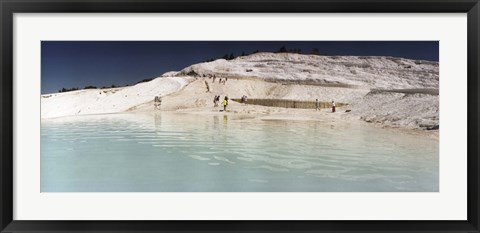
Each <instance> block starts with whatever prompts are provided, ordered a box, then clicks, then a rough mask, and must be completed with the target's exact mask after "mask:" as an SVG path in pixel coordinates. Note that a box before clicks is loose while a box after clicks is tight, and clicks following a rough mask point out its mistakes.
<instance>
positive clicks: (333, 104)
mask: <svg viewBox="0 0 480 233" xmlns="http://www.w3.org/2000/svg"><path fill="white" fill-rule="evenodd" d="M332 112H335V101H333V100H332Z"/></svg>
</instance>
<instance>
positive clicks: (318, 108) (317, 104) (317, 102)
mask: <svg viewBox="0 0 480 233" xmlns="http://www.w3.org/2000/svg"><path fill="white" fill-rule="evenodd" d="M335 106H336V105H335V101H333V100H332V112H335ZM319 110H320V102H319V101H318V99H315V111H319Z"/></svg>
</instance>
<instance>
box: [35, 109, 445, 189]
mask: <svg viewBox="0 0 480 233" xmlns="http://www.w3.org/2000/svg"><path fill="white" fill-rule="evenodd" d="M41 129H42V130H41V191H42V192H105V191H106V192H116V191H120V192H149V191H151V192H164V191H168V192H179V191H180V192H183V191H187V192H188V191H195V192H196V191H199V192H205V191H215V192H230V191H246V192H257V191H259V192H270V191H273V192H290V191H299V192H310V191H331V192H344V191H354V192H359V191H360V192H363V191H367V192H377V191H387V192H399V191H401V192H402V191H422V192H424V191H428V192H432V191H433V192H437V191H438V189H439V188H438V183H439V180H438V172H439V167H438V164H439V162H438V154H439V145H438V140H434V139H429V138H425V137H421V136H417V135H409V134H403V133H398V132H394V131H391V130H385V129H380V128H376V127H372V126H368V125H361V124H347V125H338V124H336V125H335V126H334V125H333V124H331V123H325V122H313V121H283V120H257V119H248V118H247V117H245V116H226V115H222V114H221V113H219V114H218V115H194V114H178V113H158V114H151V115H147V114H110V115H96V116H80V117H71V118H60V119H52V120H43V121H42V128H41Z"/></svg>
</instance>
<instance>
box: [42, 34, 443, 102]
mask: <svg viewBox="0 0 480 233" xmlns="http://www.w3.org/2000/svg"><path fill="white" fill-rule="evenodd" d="M41 46H42V48H41V49H42V54H41V63H42V64H41V76H42V77H41V79H42V90H41V92H42V94H46V93H53V92H58V90H59V89H62V88H72V87H77V88H80V89H82V88H84V87H85V86H89V85H92V86H97V87H102V86H111V85H112V84H113V85H116V86H124V85H127V84H130V85H131V84H135V83H136V82H138V81H140V80H143V79H149V78H155V77H158V76H160V75H161V74H163V73H165V72H167V71H178V70H180V69H182V68H184V67H186V66H189V65H191V64H194V63H199V62H203V61H206V60H207V59H211V58H214V59H217V58H221V57H222V56H224V55H225V54H231V53H233V54H234V55H235V56H238V55H241V54H242V53H243V52H245V53H252V52H253V51H256V50H259V51H260V52H274V51H277V50H278V49H279V48H280V47H282V46H285V47H286V48H287V49H301V51H302V53H310V52H311V51H312V49H313V48H318V49H319V51H320V53H321V54H325V55H358V56H393V57H403V58H410V59H419V60H430V61H438V59H439V50H438V49H439V42H438V41H42V43H41Z"/></svg>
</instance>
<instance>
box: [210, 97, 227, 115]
mask: <svg viewBox="0 0 480 233" xmlns="http://www.w3.org/2000/svg"><path fill="white" fill-rule="evenodd" d="M219 102H220V96H219V95H216V96H215V97H214V98H213V106H214V107H218V103H219ZM222 105H223V111H227V105H228V96H225V98H224V99H223V102H222Z"/></svg>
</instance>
